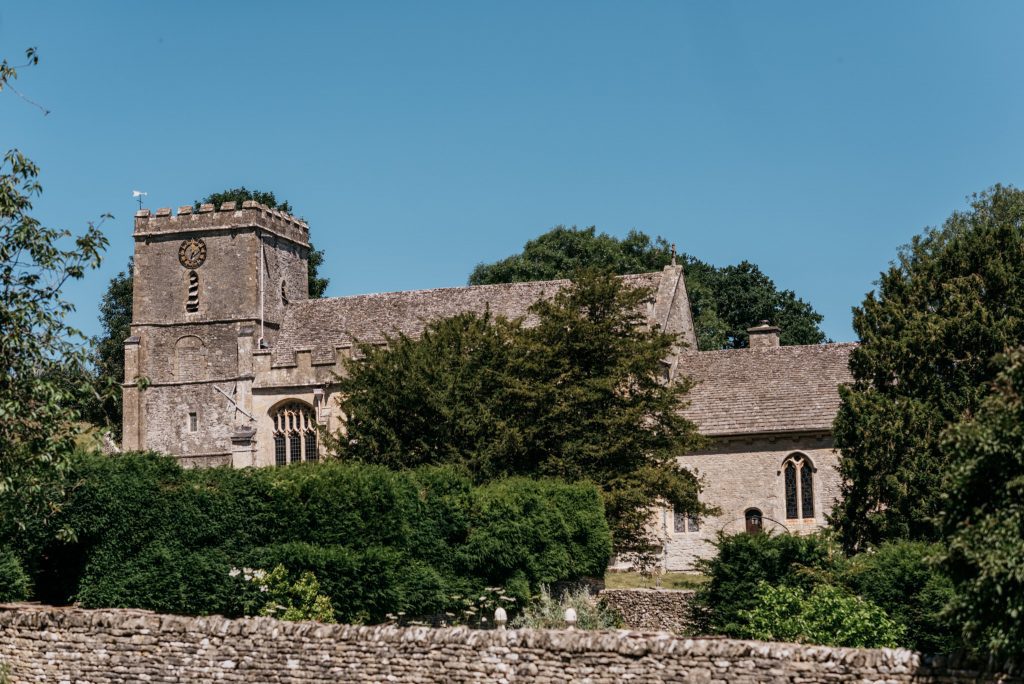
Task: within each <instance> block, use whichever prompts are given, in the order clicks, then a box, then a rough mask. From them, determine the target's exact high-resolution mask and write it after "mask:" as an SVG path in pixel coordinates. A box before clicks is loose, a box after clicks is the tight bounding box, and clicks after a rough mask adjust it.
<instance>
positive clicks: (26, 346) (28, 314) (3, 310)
mask: <svg viewBox="0 0 1024 684" xmlns="http://www.w3.org/2000/svg"><path fill="white" fill-rule="evenodd" d="M27 56H28V61H29V64H35V63H37V58H36V55H35V51H34V50H29V51H28V55H27ZM16 77H17V68H16V67H13V66H11V65H10V64H8V62H7V61H6V60H4V61H3V62H0V91H2V90H4V89H5V87H7V86H8V85H9V83H10V81H11V80H13V79H14V78H16ZM38 176H39V168H38V167H37V166H36V165H35V164H33V163H32V162H31V161H30V160H29V159H27V158H26V157H25V156H24V155H23V154H21V153H20V152H19V151H17V150H11V151H9V152H7V153H6V154H5V155H4V157H3V161H2V162H0V499H2V502H3V505H4V512H3V518H4V519H3V523H4V524H5V525H9V524H10V523H11V522H15V523H20V522H23V521H24V520H27V519H29V518H32V517H34V516H35V515H36V514H38V513H45V511H47V510H49V509H50V506H51V505H53V504H54V503H55V502H56V501H57V500H59V496H60V489H61V478H60V475H61V473H62V472H63V471H64V470H65V468H66V466H67V462H68V461H67V459H68V457H69V456H70V454H71V451H72V450H73V448H74V439H75V437H76V435H77V434H78V431H79V423H78V417H79V416H78V413H77V412H76V410H75V407H74V405H73V399H74V396H73V394H74V392H73V390H72V389H71V388H69V386H68V382H67V381H66V379H67V378H69V377H77V376H78V375H79V374H80V373H81V369H82V368H83V366H84V364H85V360H86V355H85V351H84V349H83V346H82V341H83V339H84V338H83V337H82V335H81V334H80V333H79V332H78V331H77V330H75V329H74V328H72V327H71V326H69V325H68V324H67V323H66V321H65V316H66V315H67V314H68V312H70V311H71V310H72V309H73V306H72V304H71V303H70V302H68V301H67V300H66V299H65V298H64V296H63V288H64V286H65V285H66V284H67V283H68V281H69V280H76V279H80V278H82V277H83V276H84V275H85V273H86V272H87V271H88V270H89V269H91V268H95V267H96V266H98V265H99V261H100V254H101V252H102V251H103V249H104V248H105V247H106V245H107V241H106V239H105V238H104V237H103V235H102V233H100V231H99V229H98V228H97V227H96V226H94V225H92V224H89V225H88V226H87V227H86V229H85V230H84V231H82V232H81V233H80V234H78V235H73V234H72V233H71V232H70V231H68V230H64V229H58V228H50V227H47V226H44V225H42V224H41V223H40V222H39V220H37V219H36V218H34V217H33V216H32V215H31V212H32V197H33V196H36V195H38V194H39V193H40V192H41V190H42V188H41V186H40V184H39V182H38V180H37V179H38Z"/></svg>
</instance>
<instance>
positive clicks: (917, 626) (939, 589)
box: [839, 541, 961, 653]
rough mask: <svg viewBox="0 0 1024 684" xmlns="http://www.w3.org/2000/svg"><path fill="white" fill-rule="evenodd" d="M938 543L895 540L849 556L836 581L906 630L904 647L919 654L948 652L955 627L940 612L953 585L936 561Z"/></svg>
mask: <svg viewBox="0 0 1024 684" xmlns="http://www.w3.org/2000/svg"><path fill="white" fill-rule="evenodd" d="M941 552H942V546H941V545H940V544H927V543H924V542H909V541H897V542H887V543H885V544H882V545H881V546H879V547H878V548H877V549H872V550H870V551H867V552H865V553H860V554H857V555H856V556H854V557H853V558H851V559H850V560H849V562H848V563H847V564H846V566H845V567H844V568H843V570H842V572H841V573H840V574H839V581H840V582H842V583H843V584H844V585H845V586H847V587H849V588H850V589H851V590H852V591H853V592H854V593H855V594H857V595H859V596H862V597H864V598H865V599H867V600H869V601H871V602H872V603H874V604H875V605H877V606H878V607H880V608H881V609H882V610H884V611H885V612H886V613H888V614H889V615H890V616H891V617H892V618H893V619H894V620H896V621H898V622H900V623H902V624H903V625H905V626H906V628H907V633H906V638H905V640H904V642H903V643H902V645H904V646H907V647H909V648H913V649H915V650H918V651H921V652H923V653H952V652H953V651H955V650H957V649H958V648H959V647H960V644H961V640H960V638H959V634H958V632H959V630H958V629H954V627H953V625H951V624H950V623H949V621H948V619H947V618H945V617H944V616H943V611H944V610H945V609H946V607H947V605H948V604H949V602H950V601H951V600H952V599H953V583H952V581H951V580H950V579H949V578H948V577H947V576H946V575H945V574H943V573H942V572H941V571H940V570H939V568H938V567H937V566H936V564H935V560H936V558H937V557H938V556H939V555H940V554H941Z"/></svg>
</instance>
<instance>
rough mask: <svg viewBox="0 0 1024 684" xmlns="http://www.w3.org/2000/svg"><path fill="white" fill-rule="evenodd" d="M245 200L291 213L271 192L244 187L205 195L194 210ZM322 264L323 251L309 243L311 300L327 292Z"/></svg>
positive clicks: (286, 204) (289, 208)
mask: <svg viewBox="0 0 1024 684" xmlns="http://www.w3.org/2000/svg"><path fill="white" fill-rule="evenodd" d="M247 200H253V201H255V202H259V203H260V204H263V205H266V206H268V207H270V208H271V209H278V210H280V211H283V212H285V213H288V214H291V213H293V210H292V205H291V204H290V203H289V202H288V201H287V200H281V201H280V202H278V201H277V197H275V196H274V193H272V192H263V191H262V190H249V189H248V188H246V187H245V186H241V187H237V188H230V189H228V190H224V191H223V192H215V193H213V194H211V195H207V196H206V197H204V198H203V199H202V200H201V201H198V202H196V203H195V208H196V209H198V208H199V205H201V204H213V205H215V206H217V207H219V206H220V205H222V204H224V203H225V202H237V203H238V206H242V202H245V201H247ZM323 263H324V252H323V250H320V249H317V248H316V247H314V246H313V243H312V242H310V243H309V257H308V267H309V296H310V298H311V299H320V298H321V297H323V296H324V293H325V292H327V285H328V284H329V283H330V282H331V281H330V279H329V278H323V277H321V276H320V267H321V266H322V265H323Z"/></svg>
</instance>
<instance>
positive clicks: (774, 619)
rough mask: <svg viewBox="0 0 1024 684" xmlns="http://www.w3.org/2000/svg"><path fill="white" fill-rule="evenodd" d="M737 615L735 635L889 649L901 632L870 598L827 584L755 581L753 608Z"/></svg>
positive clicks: (893, 646) (766, 639) (898, 640)
mask: <svg viewBox="0 0 1024 684" xmlns="http://www.w3.org/2000/svg"><path fill="white" fill-rule="evenodd" d="M739 616H740V618H741V619H742V620H743V621H744V622H745V624H743V625H742V626H741V627H740V629H738V630H737V633H736V636H738V637H741V638H747V639H760V640H764V641H796V642H801V643H811V644H822V645H826V646H852V647H858V648H881V647H890V648H895V647H897V646H899V645H900V644H901V643H903V641H904V637H905V632H906V629H905V628H904V627H903V625H901V624H899V623H898V622H896V621H895V620H893V619H891V618H890V617H889V616H888V615H886V614H885V611H883V610H882V609H881V608H879V607H878V606H876V605H874V604H873V603H871V602H870V601H867V600H865V599H862V598H860V597H859V596H854V595H853V594H850V593H848V592H847V591H845V590H844V589H842V588H840V587H836V586H831V585H827V584H819V585H818V586H816V587H814V588H813V589H811V590H808V589H806V588H804V587H799V586H785V585H780V586H774V587H773V586H771V585H770V584H768V583H767V582H761V583H760V584H759V585H758V589H757V594H756V602H755V604H754V607H753V608H752V609H751V610H741V611H740V614H739Z"/></svg>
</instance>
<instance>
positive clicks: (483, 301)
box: [274, 271, 662, 365]
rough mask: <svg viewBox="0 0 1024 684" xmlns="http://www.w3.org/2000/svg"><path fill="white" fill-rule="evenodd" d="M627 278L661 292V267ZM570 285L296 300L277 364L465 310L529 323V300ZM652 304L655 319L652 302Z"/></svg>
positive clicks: (319, 356) (408, 331)
mask: <svg viewBox="0 0 1024 684" xmlns="http://www.w3.org/2000/svg"><path fill="white" fill-rule="evenodd" d="M622 278H623V280H625V281H626V282H628V283H629V284H631V285H633V286H634V287H648V288H651V289H652V290H653V291H654V293H657V291H658V286H659V285H660V283H661V278H662V272H660V271H659V272H657V273H641V274H637V275H627V276H622ZM568 284H569V281H568V280H543V281H534V282H526V283H502V284H499V285H474V286H470V287H447V288H440V289H435V290H406V291H403V292H383V293H379V294H365V295H355V296H352V297H331V298H326V299H309V300H306V301H301V302H294V303H292V304H289V306H288V309H287V310H286V313H285V318H284V322H283V325H282V326H281V335H280V337H279V338H278V341H277V345H276V348H275V350H274V363H275V365H276V364H288V363H291V362H292V360H293V359H294V355H295V352H297V351H301V350H311V351H312V361H313V363H332V362H333V361H334V359H335V358H336V351H335V350H336V349H337V348H345V347H352V346H354V345H355V344H356V343H358V342H366V343H371V344H375V343H383V342H384V341H385V336H396V335H398V334H405V335H408V336H410V337H416V336H418V335H419V334H420V333H421V332H422V331H423V329H424V327H426V325H427V324H428V323H430V322H431V321H436V320H440V319H442V318H448V317H451V316H454V315H456V314H460V313H466V312H475V313H479V314H482V313H484V312H485V311H488V310H489V311H490V312H491V314H493V315H496V316H504V317H506V318H519V317H525V318H526V321H527V324H529V322H530V314H529V308H530V305H531V304H533V303H534V302H537V301H539V300H541V299H547V298H550V297H552V296H554V294H555V293H556V292H558V291H559V290H560V289H562V288H563V287H565V286H566V285H568ZM649 309H650V310H649V311H648V316H649V318H651V319H652V321H653V318H652V317H653V310H654V307H653V304H652V305H651V306H650V307H649Z"/></svg>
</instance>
